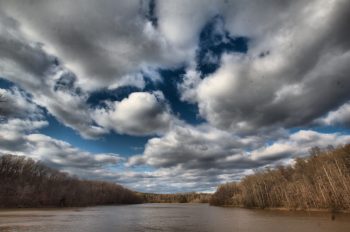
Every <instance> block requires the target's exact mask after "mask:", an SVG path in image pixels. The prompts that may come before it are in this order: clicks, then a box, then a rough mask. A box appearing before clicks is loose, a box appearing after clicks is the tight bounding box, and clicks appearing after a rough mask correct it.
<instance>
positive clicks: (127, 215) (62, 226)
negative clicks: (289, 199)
mask: <svg viewBox="0 0 350 232" xmlns="http://www.w3.org/2000/svg"><path fill="white" fill-rule="evenodd" d="M0 231H11V232H12V231H29V232H32V231H33V232H34V231H35V232H40V231H50V232H55V231H57V232H58V231H59V232H61V231H68V232H70V231H71V232H73V231H74V232H95V231H96V232H102V231H118V232H121V231H201V232H202V231H215V232H216V231H218V232H220V231H231V232H246V231H247V232H248V231H249V232H254V231H261V232H262V231H269V232H280V231H283V232H289V231H297V232H310V231H318V232H328V231H332V232H345V231H350V215H349V214H338V215H336V219H335V220H334V221H332V220H331V216H330V214H329V213H315V212H313V213H307V212H287V211H286V212H282V211H266V210H247V209H236V208H219V207H211V206H208V205H206V204H142V205H128V206H103V207H90V208H80V209H63V210H2V211H0Z"/></svg>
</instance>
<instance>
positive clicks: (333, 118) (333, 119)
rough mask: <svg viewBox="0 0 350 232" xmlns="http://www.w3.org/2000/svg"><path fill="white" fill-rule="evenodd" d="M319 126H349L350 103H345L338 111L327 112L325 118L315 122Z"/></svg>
mask: <svg viewBox="0 0 350 232" xmlns="http://www.w3.org/2000/svg"><path fill="white" fill-rule="evenodd" d="M315 122H316V123H318V124H321V125H327V126H333V125H337V126H347V127H349V126H350V103H349V102H347V103H345V104H344V105H341V106H340V107H339V108H338V109H336V110H334V111H331V112H329V113H328V114H327V115H326V116H325V117H322V118H320V119H317V120H316V121H315Z"/></svg>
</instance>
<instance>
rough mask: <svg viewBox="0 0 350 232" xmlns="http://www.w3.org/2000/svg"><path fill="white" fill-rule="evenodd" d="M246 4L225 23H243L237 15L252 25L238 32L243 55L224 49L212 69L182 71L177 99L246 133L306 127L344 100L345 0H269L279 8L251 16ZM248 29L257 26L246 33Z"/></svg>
mask: <svg viewBox="0 0 350 232" xmlns="http://www.w3.org/2000/svg"><path fill="white" fill-rule="evenodd" d="M271 3H274V2H273V1H271ZM264 4H265V3H264ZM233 5H234V3H233ZM325 5H328V7H325ZM247 6H253V9H247V11H248V12H250V13H249V14H247V12H244V11H243V12H242V13H241V14H245V15H244V16H243V15H241V14H240V13H238V16H237V17H236V20H235V21H228V20H227V22H226V25H227V27H228V28H229V29H230V28H231V27H232V25H237V24H239V23H242V24H247V23H244V22H242V21H241V17H242V18H244V19H246V20H247V21H248V22H250V23H252V22H254V23H256V25H251V27H248V28H246V29H244V30H242V33H243V35H250V36H252V37H250V39H251V42H250V43H249V50H248V53H247V54H245V55H242V54H234V53H232V54H227V55H224V57H223V58H222V64H221V67H220V69H219V70H217V71H216V73H214V74H212V75H210V76H208V77H207V78H206V79H204V80H203V81H200V80H199V79H198V74H197V75H196V74H193V69H189V70H188V75H187V76H186V78H185V81H184V83H183V84H182V85H180V88H179V89H180V91H181V92H182V98H183V99H184V100H191V101H192V102H193V101H196V102H197V103H198V105H199V110H200V114H201V115H202V116H203V117H204V118H206V119H207V120H208V121H209V122H210V123H211V124H212V125H214V126H216V127H218V128H221V129H228V130H231V131H235V132H237V131H241V132H247V131H248V132H253V133H256V130H257V129H261V128H263V129H264V128H265V129H266V128H271V129H276V128H279V127H284V128H288V127H295V126H304V125H307V124H309V123H311V122H313V120H315V119H317V118H319V117H321V116H323V115H325V114H326V113H328V112H329V111H330V110H333V109H336V108H337V107H339V106H340V105H342V104H343V103H344V102H346V101H348V100H349V98H350V92H349V91H348V90H349V89H350V81H349V78H347V73H349V71H350V70H349V66H348V65H347V64H348V63H349V62H350V46H349V42H348V41H349V32H348V30H347V29H346V25H345V24H344V21H346V20H347V18H348V17H349V11H350V4H349V2H346V1H334V2H328V1H309V2H308V3H307V4H301V3H300V2H298V1H295V2H293V3H288V4H281V5H280V6H278V5H276V4H273V5H271V7H272V8H278V10H279V11H278V12H279V13H278V14H277V15H274V16H273V17H274V19H272V18H271V17H269V16H266V17H268V19H267V20H263V18H264V17H265V16H262V14H265V13H266V11H269V10H270V7H265V8H261V9H260V10H261V12H256V13H257V14H253V11H254V9H255V8H256V7H258V6H261V5H260V4H256V2H254V4H252V3H249V4H246V7H247ZM303 9H304V10H303ZM255 10H257V9H255ZM259 17H262V20H260V21H255V20H256V18H259ZM281 19H283V20H281ZM236 28H240V27H236ZM256 28H260V29H261V28H264V29H265V30H264V31H260V32H259V33H257V32H253V31H252V32H250V31H249V30H255V29H256ZM264 51H268V53H267V54H268V55H265V56H261V53H262V52H264ZM191 70H192V71H191ZM189 98H192V99H189Z"/></svg>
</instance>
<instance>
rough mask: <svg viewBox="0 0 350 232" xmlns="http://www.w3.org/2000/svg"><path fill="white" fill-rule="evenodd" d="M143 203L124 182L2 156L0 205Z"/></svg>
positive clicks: (18, 157) (30, 160)
mask: <svg viewBox="0 0 350 232" xmlns="http://www.w3.org/2000/svg"><path fill="white" fill-rule="evenodd" d="M141 202H142V198H140V197H139V195H138V194H136V193H135V192H133V191H131V190H129V189H126V188H124V187H122V186H121V185H117V184H114V183H109V182H104V181H92V180H81V179H78V178H77V177H73V176H71V175H68V174H67V173H63V172H60V171H57V170H55V169H52V168H49V167H47V166H45V165H44V164H42V163H40V162H36V161H34V160H32V159H30V158H26V157H23V156H14V155H3V156H1V157H0V207H75V206H90V205H104V204H133V203H141Z"/></svg>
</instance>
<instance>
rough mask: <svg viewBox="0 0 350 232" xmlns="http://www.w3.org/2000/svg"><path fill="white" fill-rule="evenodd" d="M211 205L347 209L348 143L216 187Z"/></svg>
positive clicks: (349, 196)
mask: <svg viewBox="0 0 350 232" xmlns="http://www.w3.org/2000/svg"><path fill="white" fill-rule="evenodd" d="M210 204H212V205H234V206H242V207H258V208H267V207H268V208H270V207H271V208H273V207H284V208H290V209H311V208H323V209H330V210H349V209H350V144H349V145H346V146H342V147H339V148H337V149H334V148H332V147H329V148H328V149H326V150H324V151H321V149H319V148H317V147H316V148H313V149H311V151H310V156H309V157H308V158H297V159H296V160H295V163H294V164H293V165H291V166H287V167H283V166H281V167H277V168H276V169H273V170H265V171H261V172H257V173H256V174H253V175H249V176H246V177H245V178H243V180H242V181H241V182H239V183H227V184H223V185H221V186H219V187H218V189H217V191H216V192H215V194H213V196H212V198H211V199H210Z"/></svg>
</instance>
